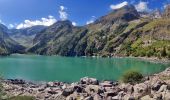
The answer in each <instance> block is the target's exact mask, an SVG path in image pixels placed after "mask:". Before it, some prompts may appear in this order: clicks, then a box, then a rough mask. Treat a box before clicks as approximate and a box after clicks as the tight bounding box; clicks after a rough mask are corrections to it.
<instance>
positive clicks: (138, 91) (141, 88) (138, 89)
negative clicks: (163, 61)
mask: <svg viewBox="0 0 170 100" xmlns="http://www.w3.org/2000/svg"><path fill="white" fill-rule="evenodd" d="M148 92H149V86H148V85H147V84H144V83H140V84H136V85H135V86H134V96H135V97H136V98H139V97H142V96H144V95H146V94H148Z"/></svg>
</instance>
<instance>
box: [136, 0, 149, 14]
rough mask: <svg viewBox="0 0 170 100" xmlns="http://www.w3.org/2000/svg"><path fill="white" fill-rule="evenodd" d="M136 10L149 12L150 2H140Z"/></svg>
mask: <svg viewBox="0 0 170 100" xmlns="http://www.w3.org/2000/svg"><path fill="white" fill-rule="evenodd" d="M135 8H136V9H137V11H139V12H142V11H148V10H149V8H148V2H143V1H140V2H139V3H138V4H137V5H135Z"/></svg>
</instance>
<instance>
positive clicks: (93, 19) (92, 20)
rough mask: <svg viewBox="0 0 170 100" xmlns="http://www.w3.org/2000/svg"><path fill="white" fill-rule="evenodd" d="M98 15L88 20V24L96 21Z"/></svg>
mask: <svg viewBox="0 0 170 100" xmlns="http://www.w3.org/2000/svg"><path fill="white" fill-rule="evenodd" d="M95 19H96V17H95V16H92V17H91V19H90V20H89V21H87V22H86V24H87V25H88V24H91V23H93V22H94V21H95Z"/></svg>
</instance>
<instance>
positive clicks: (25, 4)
mask: <svg viewBox="0 0 170 100" xmlns="http://www.w3.org/2000/svg"><path fill="white" fill-rule="evenodd" d="M169 2H170V0H0V20H1V23H3V24H5V25H7V26H11V27H17V26H18V25H20V27H19V28H23V27H29V25H25V24H31V25H34V24H35V25H36V24H37V23H39V24H43V25H50V24H52V23H53V22H55V21H57V20H61V19H62V20H65V19H69V20H71V21H72V22H74V24H76V25H85V24H87V23H91V22H93V20H95V19H96V18H98V17H100V16H102V15H105V14H107V13H109V12H110V11H111V10H113V9H114V7H117V5H118V4H122V3H124V4H126V3H129V4H134V5H136V7H137V8H138V9H139V10H148V11H149V10H153V9H156V8H159V9H163V8H164V6H165V5H167V4H168V3H169ZM119 6H120V5H119ZM42 18H43V19H42ZM25 20H26V21H25ZM44 23H45V24H44ZM24 25H25V26H24ZM31 25H30V26H31Z"/></svg>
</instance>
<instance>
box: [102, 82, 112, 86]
mask: <svg viewBox="0 0 170 100" xmlns="http://www.w3.org/2000/svg"><path fill="white" fill-rule="evenodd" d="M100 85H101V86H102V87H112V86H113V85H112V84H111V83H108V82H103V83H100Z"/></svg>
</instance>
